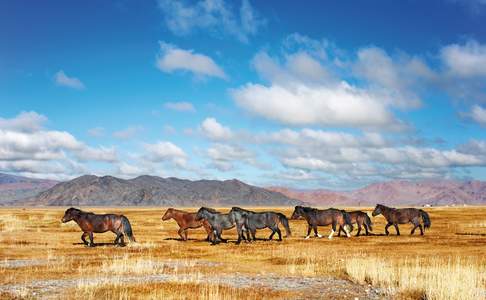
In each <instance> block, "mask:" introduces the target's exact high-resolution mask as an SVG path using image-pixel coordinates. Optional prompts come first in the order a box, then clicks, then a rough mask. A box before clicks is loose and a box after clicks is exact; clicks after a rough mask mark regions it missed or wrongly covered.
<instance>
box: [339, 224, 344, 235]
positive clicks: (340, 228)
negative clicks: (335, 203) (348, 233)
mask: <svg viewBox="0 0 486 300" xmlns="http://www.w3.org/2000/svg"><path fill="white" fill-rule="evenodd" d="M341 231H344V230H343V227H342V226H339V229H338V237H341Z"/></svg>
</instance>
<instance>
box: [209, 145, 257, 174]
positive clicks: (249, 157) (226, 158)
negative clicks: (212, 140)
mask: <svg viewBox="0 0 486 300" xmlns="http://www.w3.org/2000/svg"><path fill="white" fill-rule="evenodd" d="M207 156H208V157H209V158H210V159H211V164H210V166H211V167H214V168H216V169H218V170H220V171H223V172H226V171H230V170H233V169H234V167H235V164H236V163H247V164H250V165H256V164H257V162H256V159H255V154H254V153H253V152H251V151H248V150H246V149H244V148H241V147H239V146H235V145H228V144H215V145H213V146H212V147H210V148H209V149H208V150H207Z"/></svg>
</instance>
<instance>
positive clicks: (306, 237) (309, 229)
mask: <svg viewBox="0 0 486 300" xmlns="http://www.w3.org/2000/svg"><path fill="white" fill-rule="evenodd" d="M311 230H312V227H311V225H310V224H307V235H306V236H305V239H306V240H307V239H308V238H310V233H311Z"/></svg>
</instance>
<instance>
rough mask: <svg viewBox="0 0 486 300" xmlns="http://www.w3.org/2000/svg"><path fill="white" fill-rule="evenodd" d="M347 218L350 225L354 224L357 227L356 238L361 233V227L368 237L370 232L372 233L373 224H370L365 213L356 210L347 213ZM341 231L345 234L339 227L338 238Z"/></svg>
mask: <svg viewBox="0 0 486 300" xmlns="http://www.w3.org/2000/svg"><path fill="white" fill-rule="evenodd" d="M343 211H344V210H343ZM347 213H348V214H349V217H350V218H351V223H352V224H354V223H356V224H357V225H358V233H357V234H356V236H359V234H360V233H361V227H364V229H365V231H366V235H369V234H370V233H369V232H370V231H373V228H372V226H373V223H372V222H371V219H370V217H369V216H368V214H367V213H365V212H364V211H361V210H356V211H348V212H347ZM341 231H343V232H344V233H346V232H345V231H344V230H343V228H342V227H341V226H339V232H338V236H341Z"/></svg>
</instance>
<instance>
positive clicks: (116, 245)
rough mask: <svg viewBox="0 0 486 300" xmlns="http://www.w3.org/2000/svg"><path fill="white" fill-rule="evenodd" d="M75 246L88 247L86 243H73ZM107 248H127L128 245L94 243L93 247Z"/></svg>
mask: <svg viewBox="0 0 486 300" xmlns="http://www.w3.org/2000/svg"><path fill="white" fill-rule="evenodd" d="M73 245H83V246H86V247H88V246H87V245H86V244H85V243H73ZM106 246H113V247H126V246H127V244H122V245H118V244H114V243H94V244H93V247H106Z"/></svg>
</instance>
